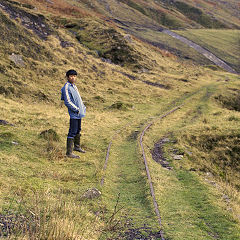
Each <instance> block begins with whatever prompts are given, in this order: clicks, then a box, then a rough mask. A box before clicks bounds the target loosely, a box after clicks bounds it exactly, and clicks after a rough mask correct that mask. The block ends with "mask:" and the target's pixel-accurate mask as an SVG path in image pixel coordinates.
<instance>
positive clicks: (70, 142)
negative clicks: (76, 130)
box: [66, 138, 80, 158]
mask: <svg viewBox="0 0 240 240" xmlns="http://www.w3.org/2000/svg"><path fill="white" fill-rule="evenodd" d="M73 142H74V139H73V138H67V153H66V155H67V157H69V158H80V157H79V156H77V155H75V154H73V153H72V152H73Z"/></svg>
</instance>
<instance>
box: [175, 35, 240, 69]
mask: <svg viewBox="0 0 240 240" xmlns="http://www.w3.org/2000/svg"><path fill="white" fill-rule="evenodd" d="M177 33H178V34H180V35H183V36H184V37H187V38H188V39H190V40H192V41H194V42H195V43H197V44H199V45H200V46H204V48H206V49H208V50H209V51H210V52H214V54H215V55H216V56H218V57H219V58H220V59H222V60H224V61H226V62H227V63H229V64H230V65H231V66H232V67H233V68H235V69H236V70H237V71H239V70H240V69H239V46H240V44H239V43H240V32H239V30H187V31H177Z"/></svg>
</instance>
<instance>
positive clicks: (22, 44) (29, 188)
mask: <svg viewBox="0 0 240 240" xmlns="http://www.w3.org/2000/svg"><path fill="white" fill-rule="evenodd" d="M2 17H4V18H5V19H6V20H7V21H8V22H7V24H5V23H6V22H1V27H2V28H1V29H2V30H3V32H4V31H7V29H8V36H10V38H8V39H6V40H4V41H3V40H2V45H1V59H3V61H2V62H1V69H3V70H2V72H1V79H4V81H2V86H3V87H4V91H3V93H2V94H1V96H0V98H1V101H0V102H1V113H0V114H1V118H2V119H5V120H7V121H9V122H10V123H13V124H14V125H15V126H1V134H0V147H1V153H0V160H1V164H0V167H1V172H2V175H1V185H0V192H1V194H0V196H1V198H0V203H1V214H2V215H3V217H5V219H6V218H7V217H10V216H15V217H16V216H18V215H21V216H25V220H24V221H23V222H24V225H25V226H26V228H27V229H28V232H29V234H30V235H31V237H35V238H36V239H37V238H38V237H39V235H38V234H41V237H42V239H46V238H47V237H50V238H51V239H67V238H69V239H81V238H83V239H84V238H85V239H98V238H99V237H101V238H106V235H107V236H116V232H117V233H118V232H119V231H120V230H119V228H120V227H121V225H122V223H119V224H118V222H116V221H115V219H114V221H109V216H111V214H112V212H113V211H114V206H115V204H116V199H117V193H118V192H119V191H120V192H121V195H120V203H121V205H123V206H124V208H123V210H122V211H121V212H120V213H118V215H117V216H116V217H118V216H121V217H122V216H124V215H126V214H127V218H132V219H133V220H132V221H133V223H134V225H136V226H141V225H142V224H143V223H145V222H147V223H148V224H149V225H150V227H151V228H152V229H153V230H154V231H156V229H157V227H156V223H155V222H154V221H155V218H154V217H152V216H154V213H153V209H152V205H151V198H150V196H149V192H148V190H147V189H148V187H147V182H146V180H145V173H144V170H143V169H144V168H143V165H142V162H141V161H142V160H141V156H140V154H139V152H138V149H137V145H136V142H135V141H133V142H132V140H130V142H131V144H129V143H128V141H129V138H127V136H129V135H132V132H134V131H135V130H136V129H137V130H138V131H139V130H140V129H139V126H141V125H142V124H144V122H146V121H147V120H148V119H149V118H150V117H152V116H154V115H158V114H160V113H161V112H163V111H166V109H167V108H170V107H171V106H172V105H173V104H171V102H172V101H174V100H175V99H176V98H180V97H181V96H182V95H183V94H184V93H187V92H193V91H195V90H196V89H198V88H200V87H201V86H202V85H205V84H208V83H210V82H211V81H217V80H218V79H219V77H220V76H224V75H225V73H214V72H212V73H211V74H212V75H209V70H207V71H206V70H205V69H202V68H200V67H196V66H192V65H189V64H185V63H183V64H180V63H179V62H176V61H175V58H173V57H171V56H170V57H166V56H164V55H162V54H161V52H159V51H157V50H156V49H155V50H154V49H152V48H149V47H148V46H146V45H144V44H142V43H140V42H138V41H135V40H134V41H133V42H134V43H133V44H132V45H131V46H132V47H133V49H134V51H136V52H138V54H139V55H140V56H142V59H144V60H143V63H142V62H141V61H142V60H139V61H140V65H144V66H147V67H148V68H149V69H150V71H149V72H145V73H144V72H143V73H141V71H140V72H138V73H136V72H135V73H134V72H132V71H131V70H129V69H128V68H127V66H126V67H125V68H122V67H120V66H117V65H113V64H107V63H104V62H102V61H101V60H100V59H99V58H98V57H96V54H95V53H94V52H93V51H90V50H89V49H87V48H86V47H84V46H83V45H81V44H79V43H78V42H77V40H76V39H75V38H74V37H73V35H72V34H69V32H68V31H67V30H66V29H62V28H59V29H58V30H56V31H57V34H58V36H60V37H61V38H63V39H64V40H65V41H69V42H71V43H73V44H74V45H73V46H72V47H68V48H62V47H61V46H60V42H59V40H58V38H57V37H56V35H55V34H56V32H55V34H54V35H53V36H50V37H49V39H48V40H47V41H42V40H40V39H39V38H37V37H36V35H35V34H33V33H31V32H30V31H27V34H26V32H25V30H24V28H23V27H22V26H21V25H20V24H19V23H17V22H15V23H14V24H15V25H14V27H13V29H11V28H9V23H10V22H12V21H10V20H9V18H8V17H7V16H6V15H2ZM49 18H50V17H49ZM53 25H54V24H53ZM7 26H8V27H7ZM17 40H18V41H17ZM29 46H31V53H34V54H31V55H30V53H29V52H28V51H26V49H28V48H30V47H29ZM12 52H14V53H18V54H21V55H22V56H23V59H24V61H25V64H26V65H25V67H17V66H16V65H15V64H14V63H12V62H11V61H10V59H9V58H8V55H9V54H11V53H12ZM140 59H141V58H140ZM69 68H76V69H77V70H78V72H79V78H78V79H79V80H78V82H77V86H78V88H79V90H80V93H81V95H82V97H83V100H84V101H85V102H86V105H87V108H88V114H87V116H86V118H85V119H84V121H83V136H82V138H83V147H84V148H85V149H86V150H87V151H88V152H87V154H85V155H81V160H80V161H76V160H72V159H65V158H64V154H65V140H66V134H67V130H68V129H67V126H68V115H67V112H66V108H65V107H63V106H61V103H60V88H61V87H62V86H63V84H64V82H65V80H64V73H65V71H66V70H67V69H69ZM210 72H211V71H210ZM123 73H125V74H131V75H132V76H135V77H136V80H135V81H133V80H131V79H129V78H128V77H127V76H126V75H124V74H123ZM229 78H232V75H229ZM143 80H145V81H151V82H156V83H160V84H164V85H167V86H169V87H170V90H165V89H160V88H156V87H153V86H149V85H146V84H144V83H143V82H142V81H143ZM183 80H184V81H183ZM186 80H187V82H186ZM12 89H14V90H12ZM43 93H44V94H43ZM119 101H120V102H121V103H125V104H128V103H131V104H132V105H133V108H132V107H131V106H128V105H126V108H127V109H126V110H123V109H122V110H121V109H111V108H109V107H110V106H111V105H112V104H114V103H116V102H119ZM129 122H130V123H131V124H130V125H129V127H128V128H127V130H125V131H126V132H124V133H123V136H126V137H122V138H117V139H116V143H114V144H116V145H114V148H113V155H111V160H110V162H109V164H110V165H109V168H108V170H107V173H106V186H104V187H103V188H101V187H100V184H99V182H100V179H101V177H102V176H103V172H102V166H103V164H104V158H105V153H106V148H107V144H108V142H109V141H110V140H111V137H112V136H113V134H114V132H115V131H116V130H117V129H119V127H123V126H124V125H126V124H127V123H129ZM50 128H52V129H54V130H55V131H56V132H57V134H58V135H59V137H60V140H59V141H58V142H55V141H53V140H51V139H49V140H45V139H43V138H40V137H39V134H40V132H41V131H43V130H46V129H50ZM200 131H201V129H200ZM158 137H159V133H158ZM153 139H154V138H153ZM14 142H17V143H18V144H17V145H15V144H14ZM126 152H128V153H129V154H128V157H129V158H130V159H129V161H127V162H128V164H131V168H132V169H134V172H131V171H130V172H129V168H128V166H129V165H127V164H126V165H125V163H126V155H125V153H126ZM113 160H114V161H113ZM196 161H197V160H196ZM120 163H122V164H120ZM120 168H121V171H120V170H119V169H120ZM130 174H131V175H130ZM139 174H140V175H141V177H140V176H139ZM157 174H158V173H157ZM114 178H115V179H114ZM144 184H145V185H144ZM142 186H144V187H142ZM90 187H98V188H100V190H102V192H103V196H102V197H101V198H100V199H98V200H94V201H91V200H81V196H82V194H83V193H84V191H85V190H86V189H88V188H90ZM126 188H127V189H132V191H131V192H130V193H131V194H129V195H126V190H125V189H126ZM137 189H139V191H137ZM135 194H137V196H138V197H135ZM180 199H181V198H180ZM187 199H188V198H187ZM187 201H188V200H187ZM213 202H214V204H216V202H217V200H216V199H213ZM219 211H220V210H219ZM21 222H22V220H21V219H19V218H18V219H16V222H15V227H16V229H15V230H16V231H17V230H19V231H20V233H21V232H22V230H23V229H24V227H22V225H21ZM93 222H94V224H93ZM122 222H124V221H123V220H122ZM227 222H230V224H231V220H229V221H227ZM80 223H81V224H80ZM115 225H116V226H115ZM114 226H115V227H114ZM224 226H225V225H224ZM116 227H117V229H116ZM233 227H234V228H235V226H234V225H233ZM12 230H14V229H13V228H11V231H12ZM116 230H117V231H116ZM16 231H15V236H16V237H18V234H16ZM102 231H103V233H102ZM234 231H235V230H234ZM234 231H233V234H235V233H234ZM105 233H106V234H105ZM173 234H180V233H179V230H176V231H175V232H174V233H173ZM198 234H199V233H198ZM25 235H26V234H25ZM203 236H205V235H203ZM18 238H19V239H22V236H19V237H18ZM26 238H27V236H26ZM39 238H40V237H39Z"/></svg>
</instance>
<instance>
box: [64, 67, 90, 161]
mask: <svg viewBox="0 0 240 240" xmlns="http://www.w3.org/2000/svg"><path fill="white" fill-rule="evenodd" d="M66 77H67V82H66V83H65V85H64V87H63V88H62V89H61V93H62V94H61V100H63V101H64V104H65V105H66V107H67V108H68V113H69V116H70V127H69V131H68V136H67V153H66V155H67V157H70V158H80V157H79V156H77V155H75V154H73V151H78V152H81V153H85V151H84V150H82V149H81V148H80V136H81V133H80V132H81V119H82V118H83V117H84V116H85V114H86V107H85V106H84V104H83V101H82V99H81V96H80V94H79V92H78V89H77V87H76V85H75V84H74V83H75V81H76V78H77V72H76V71H75V70H72V69H71V70H69V71H67V72H66Z"/></svg>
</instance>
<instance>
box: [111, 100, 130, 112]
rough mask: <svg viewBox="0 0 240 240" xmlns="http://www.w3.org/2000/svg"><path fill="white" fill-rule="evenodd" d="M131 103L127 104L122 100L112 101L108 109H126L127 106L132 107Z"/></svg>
mask: <svg viewBox="0 0 240 240" xmlns="http://www.w3.org/2000/svg"><path fill="white" fill-rule="evenodd" d="M132 107H133V105H132V104H129V103H123V102H116V103H113V104H112V105H111V106H110V109H118V110H125V111H126V110H128V109H129V108H132Z"/></svg>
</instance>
